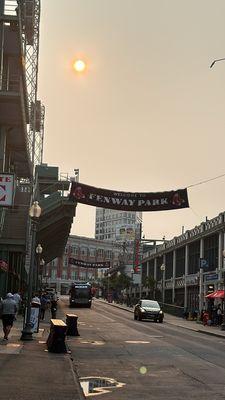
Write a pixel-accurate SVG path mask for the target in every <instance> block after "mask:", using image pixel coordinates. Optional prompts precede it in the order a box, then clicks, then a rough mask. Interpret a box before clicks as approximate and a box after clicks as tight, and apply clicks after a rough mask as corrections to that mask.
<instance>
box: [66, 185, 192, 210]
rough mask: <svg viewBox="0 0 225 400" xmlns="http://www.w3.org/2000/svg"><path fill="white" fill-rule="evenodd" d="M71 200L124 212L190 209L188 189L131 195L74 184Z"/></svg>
mask: <svg viewBox="0 0 225 400" xmlns="http://www.w3.org/2000/svg"><path fill="white" fill-rule="evenodd" d="M70 200H74V201H76V202H78V203H83V204H88V205H90V206H95V207H103V208H111V209H115V210H123V211H163V210H174V209H179V208H187V207H189V203H188V194H187V189H178V190H171V191H169V192H158V193H147V192H146V193H130V192H119V191H116V190H107V189H101V188H96V187H93V186H88V185H85V184H83V183H80V182H73V183H72V186H71V191H70Z"/></svg>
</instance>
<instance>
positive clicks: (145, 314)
mask: <svg viewBox="0 0 225 400" xmlns="http://www.w3.org/2000/svg"><path fill="white" fill-rule="evenodd" d="M163 318H164V314H163V311H162V310H161V307H160V305H159V303H158V302H157V301H155V300H147V299H141V300H139V302H138V304H136V306H135V307H134V319H135V320H138V321H141V320H142V319H152V320H153V321H154V322H157V321H158V322H161V323H162V322H163Z"/></svg>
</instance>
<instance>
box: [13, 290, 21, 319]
mask: <svg viewBox="0 0 225 400" xmlns="http://www.w3.org/2000/svg"><path fill="white" fill-rule="evenodd" d="M13 299H14V300H15V302H16V307H17V312H16V315H15V318H17V314H18V312H19V310H20V304H21V296H20V294H19V293H18V292H16V293H14V295H13Z"/></svg>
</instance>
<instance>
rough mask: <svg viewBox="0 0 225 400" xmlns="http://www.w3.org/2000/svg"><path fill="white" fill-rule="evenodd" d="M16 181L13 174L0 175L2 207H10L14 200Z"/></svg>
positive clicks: (0, 204)
mask: <svg viewBox="0 0 225 400" xmlns="http://www.w3.org/2000/svg"><path fill="white" fill-rule="evenodd" d="M14 181H15V177H14V175H13V174H4V173H0V207H1V206H2V207H10V206H12V205H13V200H14V194H15V193H14Z"/></svg>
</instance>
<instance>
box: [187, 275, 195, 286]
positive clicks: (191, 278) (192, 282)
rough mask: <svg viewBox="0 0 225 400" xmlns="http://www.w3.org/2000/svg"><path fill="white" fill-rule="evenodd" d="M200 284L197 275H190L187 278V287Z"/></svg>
mask: <svg viewBox="0 0 225 400" xmlns="http://www.w3.org/2000/svg"><path fill="white" fill-rule="evenodd" d="M197 283H198V276H197V275H188V276H186V285H187V286H188V285H189V286H193V285H197Z"/></svg>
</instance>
